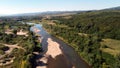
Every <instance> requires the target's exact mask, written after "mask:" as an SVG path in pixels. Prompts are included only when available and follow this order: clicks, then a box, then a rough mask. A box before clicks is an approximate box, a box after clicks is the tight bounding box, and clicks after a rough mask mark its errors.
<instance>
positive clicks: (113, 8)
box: [104, 6, 120, 10]
mask: <svg viewBox="0 0 120 68" xmlns="http://www.w3.org/2000/svg"><path fill="white" fill-rule="evenodd" d="M104 10H120V6H118V7H112V8H107V9H104Z"/></svg>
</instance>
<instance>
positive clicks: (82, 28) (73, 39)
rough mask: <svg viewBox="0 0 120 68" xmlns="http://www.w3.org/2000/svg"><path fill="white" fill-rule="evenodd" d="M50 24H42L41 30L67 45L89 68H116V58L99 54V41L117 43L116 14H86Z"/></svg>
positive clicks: (118, 64) (118, 59)
mask: <svg viewBox="0 0 120 68" xmlns="http://www.w3.org/2000/svg"><path fill="white" fill-rule="evenodd" d="M51 20H53V21H54V23H55V25H52V24H47V23H44V24H43V26H44V27H45V29H47V30H48V31H49V32H50V33H51V34H52V35H54V36H56V37H58V38H60V39H62V40H63V41H65V42H66V43H68V44H70V45H71V46H72V47H73V48H74V49H75V51H76V52H77V53H78V54H79V55H80V56H81V57H82V58H83V59H84V60H85V61H86V62H88V63H89V65H90V66H91V67H93V68H119V67H120V55H118V56H116V57H115V56H113V55H111V54H108V53H105V52H103V51H101V50H100V48H101V45H100V42H101V41H102V38H113V39H120V36H119V35H120V30H119V28H120V27H119V26H120V23H119V22H120V13H119V12H88V13H82V14H76V15H72V16H71V18H69V19H65V18H64V17H61V16H59V17H53V18H51V19H50V20H49V21H51ZM56 20H57V21H56ZM79 33H81V34H79Z"/></svg>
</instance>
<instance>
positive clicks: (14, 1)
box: [0, 0, 120, 16]
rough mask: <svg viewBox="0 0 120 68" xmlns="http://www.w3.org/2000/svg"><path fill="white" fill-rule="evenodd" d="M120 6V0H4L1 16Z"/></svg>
mask: <svg viewBox="0 0 120 68" xmlns="http://www.w3.org/2000/svg"><path fill="white" fill-rule="evenodd" d="M117 6H120V1H119V0H116V1H115V0H101V1H99V0H93V1H88V0H85V1H82V0H70V1H68V0H66V1H64V0H59V1H58V0H51V1H49V0H44V1H39V0H36V1H35V0H11V1H9V0H2V1H0V8H1V11H0V16H1V15H14V14H24V13H35V12H47V11H87V10H101V9H105V8H112V7H117Z"/></svg>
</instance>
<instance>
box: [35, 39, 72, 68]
mask: <svg viewBox="0 0 120 68" xmlns="http://www.w3.org/2000/svg"><path fill="white" fill-rule="evenodd" d="M47 42H48V50H47V52H46V53H45V54H44V57H42V58H40V59H39V60H37V62H39V61H40V62H43V63H45V64H47V65H44V66H37V67H36V68H61V67H62V68H71V65H70V62H69V61H68V60H67V58H66V57H65V56H64V55H63V53H62V50H61V49H60V45H59V44H58V43H57V42H54V41H53V40H52V39H51V38H48V39H47Z"/></svg>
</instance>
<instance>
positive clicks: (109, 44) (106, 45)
mask: <svg viewBox="0 0 120 68" xmlns="http://www.w3.org/2000/svg"><path fill="white" fill-rule="evenodd" d="M102 40H103V41H102V42H101V50H102V51H104V52H107V53H109V54H112V55H114V56H116V55H118V54H120V40H114V39H102Z"/></svg>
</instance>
